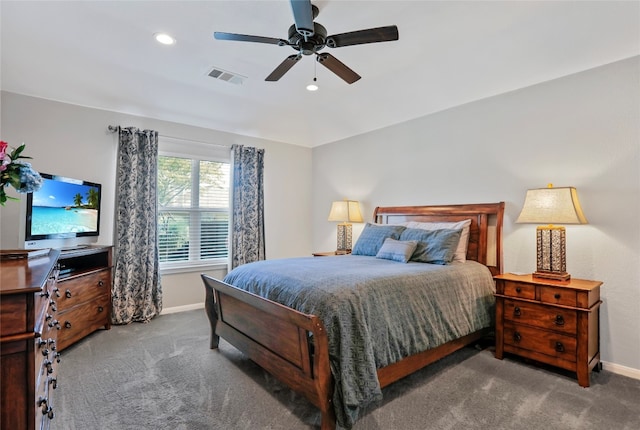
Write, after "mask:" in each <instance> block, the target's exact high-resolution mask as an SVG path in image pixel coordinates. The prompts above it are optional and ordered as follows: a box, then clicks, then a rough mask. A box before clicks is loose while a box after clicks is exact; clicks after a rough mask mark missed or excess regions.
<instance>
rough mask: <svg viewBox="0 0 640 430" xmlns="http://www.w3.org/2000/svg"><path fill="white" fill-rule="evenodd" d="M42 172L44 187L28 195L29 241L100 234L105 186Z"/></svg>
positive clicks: (27, 231) (27, 238)
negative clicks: (102, 194) (101, 202)
mask: <svg viewBox="0 0 640 430" xmlns="http://www.w3.org/2000/svg"><path fill="white" fill-rule="evenodd" d="M40 175H41V176H42V178H43V180H44V181H43V183H42V186H41V187H40V189H39V190H38V191H36V192H33V193H30V194H27V211H26V216H27V219H26V232H25V233H26V234H25V240H40V239H56V238H70V237H80V236H98V235H99V234H100V194H101V189H102V187H101V185H100V184H96V183H92V182H87V181H82V180H78V179H71V178H65V177H62V176H55V175H50V174H48V173H40Z"/></svg>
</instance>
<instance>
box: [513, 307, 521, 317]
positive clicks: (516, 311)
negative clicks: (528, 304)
mask: <svg viewBox="0 0 640 430" xmlns="http://www.w3.org/2000/svg"><path fill="white" fill-rule="evenodd" d="M521 314H522V312H521V311H520V306H516V307H515V308H513V316H515V317H519V316H520V315H521Z"/></svg>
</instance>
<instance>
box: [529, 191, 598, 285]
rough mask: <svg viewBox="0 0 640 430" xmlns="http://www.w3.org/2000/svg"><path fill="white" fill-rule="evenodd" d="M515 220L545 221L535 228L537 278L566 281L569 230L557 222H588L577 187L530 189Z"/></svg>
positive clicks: (536, 222) (567, 276)
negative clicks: (567, 236) (567, 234)
mask: <svg viewBox="0 0 640 430" xmlns="http://www.w3.org/2000/svg"><path fill="white" fill-rule="evenodd" d="M516 223H533V224H546V225H539V226H538V227H537V229H536V244H537V250H536V255H537V264H536V269H537V270H536V272H535V273H533V276H534V277H536V278H546V279H555V280H559V281H567V280H569V279H571V275H570V274H568V273H567V259H566V231H565V228H564V227H563V226H558V225H554V224H587V223H588V221H587V218H586V217H585V216H584V213H582V208H581V207H580V201H579V200H578V193H577V191H576V189H575V188H574V187H559V188H554V187H553V184H549V185H548V186H547V188H536V189H533V190H527V195H526V197H525V200H524V206H523V207H522V212H520V216H519V217H518V219H517V221H516Z"/></svg>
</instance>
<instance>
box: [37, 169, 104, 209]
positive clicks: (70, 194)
mask: <svg viewBox="0 0 640 430" xmlns="http://www.w3.org/2000/svg"><path fill="white" fill-rule="evenodd" d="M47 176H49V175H47ZM43 179H44V181H43V183H42V187H40V189H39V190H38V191H36V192H35V193H33V206H49V207H58V208H59V207H63V206H75V197H76V195H78V194H80V195H81V196H82V204H86V203H87V202H88V195H89V190H90V189H91V188H97V187H93V186H91V185H84V184H83V182H82V181H76V180H73V179H68V178H64V180H62V178H60V177H58V176H53V177H52V178H51V179H50V178H47V177H46V176H44V175H43Z"/></svg>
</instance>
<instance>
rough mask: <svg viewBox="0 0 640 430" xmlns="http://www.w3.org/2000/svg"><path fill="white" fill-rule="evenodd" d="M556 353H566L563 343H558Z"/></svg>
mask: <svg viewBox="0 0 640 430" xmlns="http://www.w3.org/2000/svg"><path fill="white" fill-rule="evenodd" d="M556 351H557V352H564V345H563V344H562V342H556Z"/></svg>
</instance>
